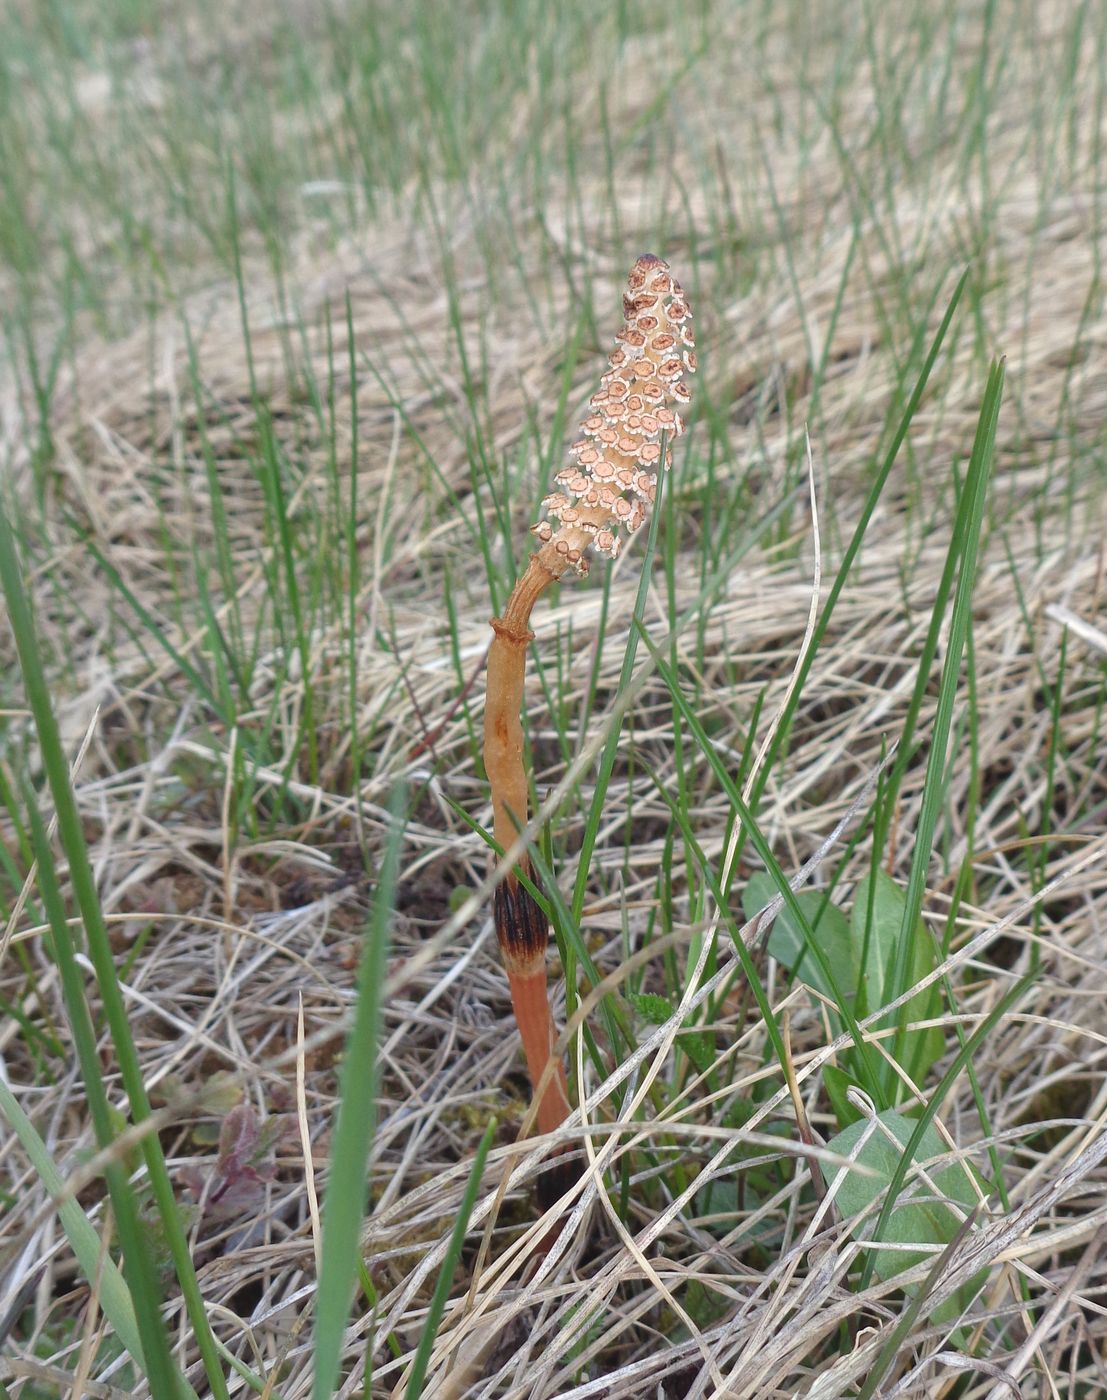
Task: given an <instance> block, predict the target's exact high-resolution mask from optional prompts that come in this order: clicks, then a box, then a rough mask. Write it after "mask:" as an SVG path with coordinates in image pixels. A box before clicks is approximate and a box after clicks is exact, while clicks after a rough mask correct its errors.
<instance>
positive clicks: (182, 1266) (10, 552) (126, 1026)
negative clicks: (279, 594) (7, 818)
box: [0, 508, 228, 1400]
mask: <svg viewBox="0 0 1107 1400" xmlns="http://www.w3.org/2000/svg"><path fill="white" fill-rule="evenodd" d="M0 583H2V585H3V590H4V595H5V597H6V599H7V604H8V614H9V619H10V622H11V629H12V634H13V636H14V637H15V643H16V649H17V652H18V655H19V662H20V668H21V670H22V673H23V684H24V688H25V690H26V694H27V701H28V704H29V705H30V708H31V712H32V714H33V716H34V722H35V728H36V730H37V732H38V740H39V748H40V751H41V754H42V763H43V767H44V769H45V771H46V777H47V781H48V782H49V785H50V792H51V794H52V796H53V799H54V808H55V811H56V813H57V821H58V835H59V838H60V840H61V844H62V849H63V850H64V851H65V855H66V859H67V861H68V862H69V879H70V883H71V885H72V888H73V898H74V900H75V902H76V905H77V908H78V910H79V912H80V915H81V919H82V921H83V923H84V926H85V933H86V937H87V939H88V952H89V957H90V959H91V961H92V965H93V968H94V969H95V972H96V981H97V985H98V988H99V992H100V997H101V1000H102V1002H103V1006H104V1014H105V1017H106V1018H107V1022H108V1026H109V1028H110V1030H111V1037H112V1044H113V1046H114V1049H115V1054H116V1059H117V1061H118V1064H119V1071H120V1076H121V1078H122V1080H123V1086H124V1088H125V1090H126V1093H127V1098H128V1100H129V1103H130V1108H131V1117H132V1119H133V1121H134V1122H135V1124H139V1123H142V1122H144V1121H145V1120H146V1119H147V1118H149V1116H150V1103H149V1100H148V1098H147V1096H146V1088H145V1085H144V1083H143V1078H142V1067H141V1065H140V1064H139V1059H138V1054H137V1052H136V1050H135V1045H134V1040H133V1039H132V1037H131V1029H130V1021H129V1019H128V1015H127V1008H126V1004H125V1003H124V1000H123V993H122V991H121V989H120V986H119V980H118V977H117V975H116V970H115V961H114V958H113V955H112V949H111V943H110V941H109V938H108V930H107V926H106V924H105V922H104V915H103V911H102V910H101V908H100V897H99V893H98V891H97V888H96V879H95V876H94V875H93V871H92V865H91V862H90V861H89V856H88V848H87V846H86V844H85V835H84V827H83V824H82V822H81V816H80V813H79V811H78V810H77V802H76V798H75V796H74V793H73V788H72V785H71V783H70V780H69V765H68V762H67V760H66V756H65V749H64V747H63V745H62V741H61V735H60V733H59V731H58V725H57V720H56V718H55V716H54V710H53V706H52V704H51V701H50V692H49V689H48V687H47V684H46V676H45V673H44V671H43V667H42V658H41V655H40V653H39V648H38V643H37V640H36V637H35V629H34V623H33V620H32V615H31V608H30V604H29V601H28V598H27V595H26V592H25V590H24V587H23V579H22V575H21V572H20V567H19V556H18V552H17V549H16V542H15V537H14V535H13V533H12V528H11V524H10V522H9V520H8V516H7V513H6V511H5V510H4V509H3V508H0ZM142 1152H143V1157H144V1158H145V1161H146V1170H147V1172H148V1173H149V1177H150V1185H151V1187H152V1190H153V1194H154V1200H155V1203H156V1206H157V1211H158V1215H159V1216H160V1218H161V1223H162V1228H163V1230H164V1232H165V1238H166V1242H167V1244H168V1245H169V1250H170V1253H171V1254H172V1256H173V1263H174V1266H175V1268H176V1270H177V1278H178V1281H179V1283H180V1287H181V1293H182V1295H183V1296H184V1300H185V1305H186V1308H187V1310H188V1315H189V1321H190V1322H191V1324H192V1329H193V1332H194V1333H195V1336H196V1343H197V1345H198V1347H199V1348H200V1354H201V1356H202V1357H203V1360H204V1368H205V1371H206V1373H207V1377H208V1382H209V1384H210V1386H211V1388H212V1391H213V1393H214V1395H215V1396H216V1397H217V1400H228V1392H227V1384H226V1380H225V1379H224V1375H223V1369H222V1366H221V1365H220V1363H219V1356H218V1352H217V1351H216V1348H215V1341H214V1338H213V1336H212V1332H211V1326H210V1324H209V1322H208V1318H207V1313H206V1311H205V1308H204V1300H203V1297H202V1296H201V1293H200V1289H199V1285H198V1284H197V1282H196V1272H195V1270H194V1268H193V1265H192V1257H191V1254H190V1253H189V1248H188V1240H187V1238H186V1235H185V1231H184V1227H183V1225H182V1223H181V1218H180V1215H179V1213H178V1211H177V1204H176V1200H175V1199H174V1195H173V1184H172V1182H171V1181H170V1179H169V1172H168V1170H167V1168H166V1165H165V1158H164V1156H163V1155H162V1150H161V1143H160V1142H159V1141H158V1138H157V1135H156V1134H155V1133H147V1134H146V1135H145V1136H144V1137H143V1139H142ZM147 1359H148V1361H150V1362H151V1364H152V1358H150V1357H148V1358H147Z"/></svg>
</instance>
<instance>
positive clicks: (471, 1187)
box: [404, 1118, 496, 1400]
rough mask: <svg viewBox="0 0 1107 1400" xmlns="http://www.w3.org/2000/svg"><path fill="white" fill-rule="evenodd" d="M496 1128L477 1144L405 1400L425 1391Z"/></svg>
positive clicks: (491, 1125)
mask: <svg viewBox="0 0 1107 1400" xmlns="http://www.w3.org/2000/svg"><path fill="white" fill-rule="evenodd" d="M495 1132H496V1120H495V1118H493V1119H492V1120H491V1121H490V1122H489V1124H488V1127H487V1128H485V1130H484V1136H483V1137H482V1138H481V1140H480V1146H479V1147H478V1148H477V1154H476V1156H475V1157H474V1158H473V1166H472V1170H471V1171H470V1172H469V1180H468V1181H467V1182H466V1185H465V1194H464V1196H462V1198H461V1206H460V1207H459V1209H458V1212H457V1219H456V1220H455V1221H454V1228H453V1232H452V1233H451V1235H450V1243H449V1245H448V1246H447V1248H446V1257H445V1258H444V1259H443V1260H442V1267H441V1269H439V1271H438V1279H437V1281H436V1283H435V1285H434V1293H433V1294H432V1295H431V1301H430V1307H429V1308H428V1309H427V1318H426V1322H425V1323H424V1324H423V1335H422V1336H421V1337H420V1338H419V1347H418V1350H417V1351H416V1353H415V1360H414V1361H413V1362H412V1365H411V1374H410V1375H409V1376H408V1380H407V1389H406V1390H405V1391H404V1400H419V1396H420V1395H422V1393H423V1383H424V1381H425V1380H426V1376H427V1364H428V1362H429V1361H430V1354H431V1347H432V1346H433V1345H434V1339H435V1336H436V1335H437V1333H438V1324H439V1323H440V1322H441V1321H442V1314H443V1313H444V1312H445V1311H446V1301H447V1299H448V1298H449V1296H450V1284H451V1283H452V1282H453V1277H454V1271H455V1270H456V1268H457V1261H458V1260H459V1259H460V1258H461V1247H462V1245H463V1244H464V1243H465V1232H466V1230H467V1229H468V1228H469V1217H470V1216H471V1215H472V1213H473V1207H474V1205H476V1201H477V1192H478V1191H479V1190H480V1183H481V1177H482V1176H483V1175H484V1163H485V1160H486V1159H487V1157H488V1149H489V1148H490V1147H491V1146H492V1138H493V1136H494V1135H495Z"/></svg>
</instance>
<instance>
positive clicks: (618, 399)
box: [484, 253, 696, 1195]
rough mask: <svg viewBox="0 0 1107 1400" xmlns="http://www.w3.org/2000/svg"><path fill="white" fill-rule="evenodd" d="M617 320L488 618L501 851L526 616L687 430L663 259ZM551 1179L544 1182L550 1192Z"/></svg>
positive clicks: (620, 521)
mask: <svg viewBox="0 0 1107 1400" xmlns="http://www.w3.org/2000/svg"><path fill="white" fill-rule="evenodd" d="M623 317H624V322H623V328H622V330H620V331H619V333H618V335H617V336H616V337H615V339H616V348H615V349H614V350H613V351H612V352H611V356H610V359H609V368H608V370H607V372H606V374H604V376H603V378H602V380H601V381H600V388H599V391H598V392H597V393H595V394H593V395H592V398H591V400H590V402H589V407H588V412H587V414H586V416H585V419H584V422H583V423H582V425H581V436H580V440H579V441H578V442H575V443H573V446H572V448H571V449H570V453H571V456H572V459H573V460H572V462H571V464H570V465H569V466H567V467H566V468H565V469H564V470H563V471H560V472H558V474H557V477H556V478H555V480H556V485H557V490H556V491H554V493H553V494H552V495H549V496H547V497H546V499H545V500H544V501H543V503H542V504H543V507H544V510H545V515H546V518H545V519H544V520H541V521H539V522H538V524H537V525H534V526H532V527H531V528H532V533H533V534H534V535H535V536H536V538H537V539H538V541H539V549H538V550H537V552H536V553H535V554H533V555H532V556H531V559H530V563H529V564H528V566H527V569H526V572H525V573H524V574H523V575H522V576H521V577H520V579H519V581H518V582H517V583H516V585H515V589H514V591H513V592H512V594H511V597H510V598H509V599H508V603H507V606H506V607H505V608H504V611H503V616H502V617H495V618H493V619H492V627H493V630H494V631H495V634H496V635H495V637H494V639H493V641H492V646H491V649H490V650H489V653H488V694H487V700H486V703H485V710H484V763H485V769H486V771H487V773H488V781H489V784H490V785H491V789H492V810H493V832H494V835H495V837H496V841H497V842H498V843H499V845H500V847H501V848H502V849H504V850H506V849H507V848H508V847H510V846H511V845H512V843H513V842H514V840H515V838H516V836H517V835H518V833H519V831H520V830H521V828H522V827H523V826H525V824H526V821H527V774H526V771H525V769H524V766H523V729H522V724H521V722H520V709H521V706H522V703H523V682H524V672H525V666H526V653H527V647H528V646H529V645H530V643H531V642H532V641H533V639H534V636H533V633H532V632H531V631H530V629H529V626H528V624H529V621H530V613H531V609H532V608H533V606H534V604H535V602H536V600H537V599H538V597H539V596H540V595H541V594H542V593H543V592H544V591H545V590H546V589H547V588H549V587H550V585H551V584H553V583H556V582H557V580H558V579H560V578H561V577H562V575H563V574H564V573H566V571H568V570H570V569H574V570H575V571H576V572H577V573H578V574H580V575H582V576H583V575H585V574H587V572H588V558H589V553H590V552H591V553H595V554H606V555H609V556H610V557H611V558H615V557H616V556H617V555H618V553H619V548H620V545H621V542H622V539H623V532H624V531H625V532H626V534H627V535H632V534H633V533H634V532H635V530H637V529H638V528H639V527H640V526H641V525H642V524H643V522H644V521H645V519H646V515H647V513H648V511H649V508H650V506H651V505H652V504H653V501H654V499H655V497H656V494H657V471H658V467H659V466H664V467H665V468H668V467H669V466H670V464H671V462H672V446H671V444H672V441H673V439H674V438H676V437H679V436H680V434H681V433H682V432H683V431H684V423H683V421H682V419H681V417H680V413H679V408H678V406H679V405H680V404H684V403H687V402H688V401H689V399H690V398H691V393H690V391H689V389H688V386H687V384H686V383H685V378H684V376H685V373H686V372H689V371H694V370H695V368H696V357H695V342H694V340H693V339H692V327H691V320H692V313H691V311H689V309H688V302H687V301H686V299H685V296H684V292H683V291H682V289H681V286H680V283H679V282H677V281H676V279H675V278H674V277H673V275H672V272H671V271H670V268H669V265H668V264H667V263H666V262H663V261H662V259H661V258H658V257H655V256H654V255H653V254H652V253H644V254H643V255H642V256H641V257H640V258H639V259H638V261H637V262H636V263H635V264H634V266H633V267H632V268H631V270H630V276H629V277H628V279H627V289H626V291H625V292H624V293H623ZM516 871H519V872H521V873H522V874H523V875H524V876H526V877H527V878H530V879H533V876H532V874H531V868H530V862H529V860H528V858H527V856H526V855H525V854H523V855H521V856H520V857H519V858H518V860H517V862H516V866H515V869H514V870H512V871H511V872H510V873H508V875H507V876H506V877H505V878H504V879H503V881H502V882H501V883H500V884H499V885H498V886H497V888H496V894H495V923H496V934H497V937H498V939H499V944H500V950H501V952H502V955H503V960H504V966H505V968H506V969H507V976H508V981H509V983H510V986H511V1001H512V1005H513V1007H514V1009H515V1018H516V1020H517V1022H518V1024H519V1033H520V1035H521V1037H522V1041H523V1049H524V1052H525V1054H526V1059H527V1069H528V1071H529V1073H530V1080H531V1084H532V1085H533V1086H534V1087H535V1089H537V1087H538V1084H539V1081H540V1079H541V1077H542V1073H543V1071H544V1070H545V1068H546V1065H547V1063H548V1061H549V1059H550V1055H551V1052H552V1049H553V1046H554V1043H555V1041H556V1038H557V1036H556V1031H555V1028H554V1023H553V1017H552V1015H551V1013H550V1004H549V997H548V993H547V987H546V947H547V943H548V939H549V926H548V923H547V920H546V916H545V915H544V914H543V913H542V911H541V909H540V908H539V906H538V904H537V903H536V901H535V900H534V898H533V896H532V895H531V894H530V893H529V891H528V890H527V889H526V887H525V886H524V885H523V884H522V883H521V882H520V881H519V879H518V878H517V876H516ZM568 1113H569V1100H568V1095H567V1090H566V1081H565V1067H564V1064H563V1063H561V1062H560V1061H559V1062H558V1064H557V1065H556V1067H555V1070H554V1072H553V1073H552V1075H551V1077H550V1078H549V1080H548V1082H547V1085H546V1088H545V1089H544V1091H543V1092H542V1096H541V1100H540V1102H539V1104H538V1115H537V1116H538V1127H539V1130H540V1131H541V1132H543V1133H548V1132H552V1131H553V1130H554V1129H555V1128H557V1127H558V1126H559V1124H561V1123H562V1122H563V1121H564V1120H565V1118H566V1117H567V1116H568ZM555 1184H556V1179H555V1180H548V1181H547V1183H546V1186H547V1190H546V1191H544V1192H543V1194H544V1195H545V1194H548V1192H549V1190H550V1189H551V1188H552V1187H553V1186H554V1185H555Z"/></svg>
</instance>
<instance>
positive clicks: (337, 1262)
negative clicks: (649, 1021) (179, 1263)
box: [311, 789, 404, 1400]
mask: <svg viewBox="0 0 1107 1400" xmlns="http://www.w3.org/2000/svg"><path fill="white" fill-rule="evenodd" d="M403 800H404V799H403V795H402V790H399V789H398V790H397V792H396V795H395V797H394V799H393V802H392V813H391V823H390V826H389V831H388V841H387V844H386V845H385V850H384V859H383V861H382V863H381V871H380V879H379V881H378V883H377V889H376V894H375V896H374V899H373V912H372V916H371V918H370V922H369V928H368V930H367V932H366V937H365V943H364V945H363V947H362V951H361V966H360V969H359V974H358V996H357V1004H356V1006H355V1008H354V1022H353V1026H352V1028H351V1030H350V1038H349V1041H348V1042H347V1045H346V1055H345V1059H344V1062H343V1067H342V1076H341V1085H340V1091H339V1105H338V1118H337V1122H336V1123H335V1129H334V1150H333V1153H332V1157H331V1173H330V1180H329V1182H328V1184H327V1195H326V1200H325V1201H324V1203H323V1249H322V1261H321V1263H320V1268H319V1292H318V1297H317V1299H316V1307H315V1374H314V1377H313V1380H312V1388H311V1393H312V1397H313V1400H326V1397H328V1396H330V1394H331V1393H332V1391H333V1390H334V1384H335V1380H336V1379H337V1376H338V1366H339V1360H340V1357H341V1353H342V1338H343V1335H344V1334H345V1331H346V1321H347V1318H348V1316H349V1312H350V1302H351V1300H352V1298H353V1295H354V1285H355V1283H356V1281H357V1267H358V1260H359V1257H360V1254H359V1251H360V1248H361V1229H362V1223H363V1221H364V1218H365V1197H366V1189H367V1187H366V1179H365V1169H366V1163H367V1162H368V1160H369V1152H370V1149H371V1147H372V1143H373V1133H374V1131H375V1129H376V1085H377V1035H378V1031H379V1028H380V1013H381V1003H380V996H381V988H382V987H383V985H384V970H385V964H386V960H387V955H388V939H389V928H390V925H391V918H392V903H393V896H394V894H395V889H396V871H397V868H398V865H399V858H400V846H401V843H402V841H403V824H402V821H401V812H402V810H403V806H402V804H403Z"/></svg>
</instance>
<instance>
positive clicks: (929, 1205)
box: [827, 1109, 986, 1319]
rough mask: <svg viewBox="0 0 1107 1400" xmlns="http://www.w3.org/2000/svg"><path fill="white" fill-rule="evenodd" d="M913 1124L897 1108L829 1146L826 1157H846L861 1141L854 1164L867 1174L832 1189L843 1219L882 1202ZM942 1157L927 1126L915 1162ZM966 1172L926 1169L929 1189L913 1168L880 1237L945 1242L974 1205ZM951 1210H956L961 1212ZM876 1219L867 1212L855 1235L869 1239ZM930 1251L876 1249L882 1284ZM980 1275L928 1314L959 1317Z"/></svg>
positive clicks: (851, 1172) (852, 1173) (855, 1173)
mask: <svg viewBox="0 0 1107 1400" xmlns="http://www.w3.org/2000/svg"><path fill="white" fill-rule="evenodd" d="M916 1126H917V1125H916V1124H915V1123H914V1122H913V1121H912V1120H911V1119H910V1118H905V1117H904V1115H903V1114H902V1113H897V1112H896V1111H895V1109H886V1110H885V1111H884V1112H883V1113H881V1114H879V1115H878V1117H877V1119H876V1121H875V1123H872V1124H870V1122H869V1121H868V1120H865V1119H859V1120H858V1121H857V1122H856V1123H851V1124H850V1125H849V1127H847V1128H844V1129H843V1130H842V1132H840V1133H839V1134H838V1135H837V1136H836V1137H834V1138H832V1139H831V1140H830V1142H829V1143H828V1144H827V1146H828V1148H829V1149H830V1151H831V1152H836V1153H838V1154H839V1155H840V1156H842V1157H848V1156H850V1154H851V1153H853V1151H854V1149H855V1148H856V1147H857V1144H858V1143H859V1142H860V1141H861V1139H862V1138H863V1137H864V1138H865V1142H864V1143H863V1145H862V1146H861V1148H860V1150H859V1151H858V1152H857V1156H856V1159H855V1160H856V1162H857V1163H859V1164H860V1166H861V1167H863V1168H868V1170H867V1171H859V1170H856V1169H847V1170H846V1174H845V1176H844V1177H843V1179H842V1181H841V1183H840V1184H839V1186H838V1192H837V1202H838V1207H839V1209H840V1210H841V1212H842V1214H843V1215H844V1216H845V1217H846V1218H847V1219H849V1218H851V1217H854V1216H858V1215H860V1214H861V1212H863V1211H866V1210H869V1208H870V1207H872V1206H873V1205H874V1203H876V1202H878V1201H880V1200H881V1199H882V1197H883V1196H884V1194H885V1193H886V1192H887V1190H888V1186H889V1183H890V1182H891V1180H892V1176H893V1174H894V1173H895V1170H896V1168H897V1167H898V1165H899V1163H900V1159H901V1158H902V1156H903V1151H904V1148H905V1147H906V1146H907V1143H908V1142H909V1141H910V1139H911V1135H912V1133H913V1132H914V1131H915V1128H916ZM946 1156H948V1149H947V1148H946V1146H945V1144H944V1143H943V1142H942V1139H941V1138H940V1137H939V1136H938V1133H937V1130H936V1129H935V1128H934V1127H932V1126H928V1127H927V1128H926V1131H925V1132H924V1133H923V1136H922V1140H921V1142H920V1144H919V1148H918V1151H917V1153H916V1158H915V1161H916V1163H917V1164H918V1165H919V1166H921V1167H923V1168H926V1164H927V1163H928V1162H933V1161H935V1160H937V1159H939V1158H943V1157H946ZM971 1170H972V1169H971V1168H970V1167H967V1166H964V1165H962V1164H961V1163H958V1162H952V1163H950V1164H949V1165H947V1166H942V1167H935V1168H934V1169H933V1170H929V1169H927V1176H928V1178H929V1182H932V1183H933V1188H934V1189H932V1187H931V1185H930V1184H929V1183H928V1182H927V1181H924V1180H922V1179H921V1178H920V1177H919V1176H918V1175H917V1174H916V1172H915V1170H914V1168H912V1169H911V1170H910V1171H909V1172H908V1180H907V1183H906V1185H905V1186H904V1188H903V1190H902V1191H901V1193H900V1195H899V1197H898V1199H897V1200H896V1204H895V1208H894V1210H892V1211H891V1213H890V1214H889V1216H888V1221H887V1225H886V1227H885V1230H884V1234H883V1236H882V1239H883V1240H885V1241H887V1242H888V1243H889V1244H896V1245H900V1246H903V1245H920V1246H925V1245H937V1246H944V1245H946V1244H948V1243H949V1241H950V1240H951V1239H952V1238H953V1236H954V1234H955V1233H956V1231H957V1228H958V1226H959V1225H960V1223H961V1220H962V1219H963V1213H964V1214H967V1213H968V1211H970V1210H971V1209H972V1208H973V1206H975V1205H976V1204H977V1200H978V1197H977V1193H976V1191H975V1190H974V1187H973V1181H972V1179H971V1178H970V1175H969V1173H970V1171H971ZM834 1175H836V1173H833V1172H828V1178H829V1179H833V1177H834ZM974 1175H975V1173H974ZM935 1192H937V1194H935ZM955 1206H960V1207H961V1208H962V1209H961V1210H960V1211H959V1210H957V1209H955ZM874 1221H875V1215H874V1214H873V1212H872V1211H869V1214H868V1215H867V1216H866V1219H865V1221H864V1223H863V1224H862V1225H861V1227H860V1229H859V1231H858V1234H859V1237H867V1236H868V1234H869V1232H871V1230H872V1229H873V1225H874ZM934 1252H935V1251H934V1250H929V1249H924V1248H919V1249H910V1248H906V1249H905V1248H898V1249H877V1250H876V1257H875V1269H876V1272H877V1274H878V1275H879V1276H880V1277H881V1278H882V1279H885V1280H888V1279H893V1278H895V1277H896V1276H897V1275H898V1274H901V1273H903V1272H904V1271H905V1270H906V1269H909V1268H911V1267H913V1266H914V1265H915V1264H917V1263H919V1261H920V1260H922V1259H926V1258H930V1257H932V1256H933V1254H934ZM985 1273H986V1271H985ZM985 1273H982V1274H979V1275H977V1276H976V1277H975V1278H974V1279H971V1280H970V1281H969V1282H968V1283H967V1284H966V1285H965V1286H964V1288H962V1289H960V1290H959V1291H958V1293H957V1295H956V1296H955V1297H954V1298H951V1299H950V1300H949V1302H948V1303H947V1304H945V1305H943V1307H942V1308H940V1309H938V1310H937V1311H936V1312H935V1314H934V1316H935V1317H936V1318H942V1319H948V1318H949V1317H951V1316H958V1315H960V1313H961V1312H963V1311H964V1309H965V1308H966V1307H967V1306H968V1304H969V1303H970V1302H971V1301H972V1299H973V1298H974V1297H975V1295H976V1293H977V1292H978V1291H979V1289H980V1286H981V1284H982V1282H983V1279H984V1277H985ZM906 1291H908V1292H910V1291H911V1290H910V1289H908V1290H906Z"/></svg>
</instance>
